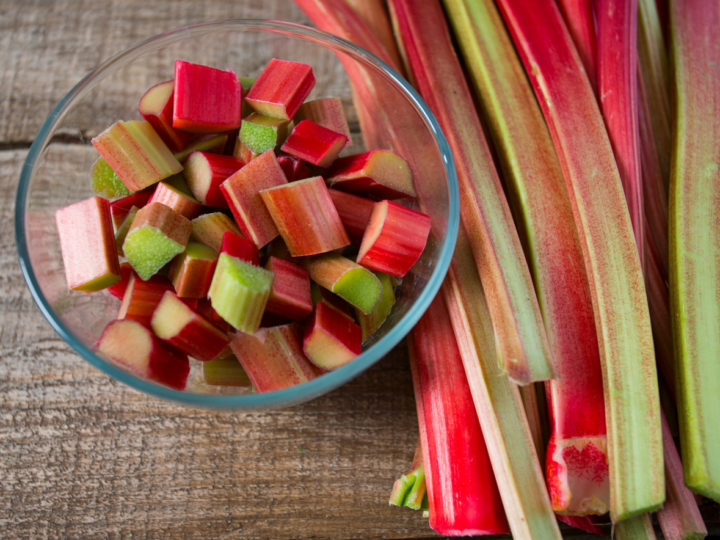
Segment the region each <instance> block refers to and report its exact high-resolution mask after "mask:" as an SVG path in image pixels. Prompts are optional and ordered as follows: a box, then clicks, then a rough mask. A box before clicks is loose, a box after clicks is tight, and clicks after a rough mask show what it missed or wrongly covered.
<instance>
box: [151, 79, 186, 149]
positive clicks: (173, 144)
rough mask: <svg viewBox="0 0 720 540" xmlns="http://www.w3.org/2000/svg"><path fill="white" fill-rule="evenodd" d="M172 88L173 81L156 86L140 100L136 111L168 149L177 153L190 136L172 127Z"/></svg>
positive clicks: (173, 85) (173, 86)
mask: <svg viewBox="0 0 720 540" xmlns="http://www.w3.org/2000/svg"><path fill="white" fill-rule="evenodd" d="M174 88H175V83H174V81H165V82H161V83H158V84H156V85H155V86H153V87H152V88H150V89H149V90H148V91H147V92H145V94H144V95H143V97H141V98H140V104H139V106H138V109H139V111H140V114H141V115H142V117H143V118H144V119H145V120H147V121H148V122H150V125H151V126H152V127H153V129H154V130H155V131H156V132H157V134H158V135H160V138H161V139H162V140H163V142H164V143H165V144H166V145H167V146H168V148H169V149H170V150H172V151H173V152H177V151H179V150H182V149H183V148H184V147H185V145H187V143H188V142H189V141H190V139H191V138H192V135H190V134H189V133H187V132H185V131H180V130H178V129H174V128H173V127H172V122H173V89H174Z"/></svg>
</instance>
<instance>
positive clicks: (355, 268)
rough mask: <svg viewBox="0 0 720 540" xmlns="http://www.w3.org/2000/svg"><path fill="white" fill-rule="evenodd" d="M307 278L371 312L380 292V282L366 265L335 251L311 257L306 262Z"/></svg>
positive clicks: (360, 308) (361, 308) (357, 306)
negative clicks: (308, 275)
mask: <svg viewBox="0 0 720 540" xmlns="http://www.w3.org/2000/svg"><path fill="white" fill-rule="evenodd" d="M305 269H306V270H307V271H308V273H309V274H310V279H312V280H313V281H314V282H315V283H317V284H318V285H320V286H321V287H324V288H326V289H327V290H329V291H330V292H334V293H335V294H337V295H338V296H339V297H340V298H342V299H343V300H345V301H346V302H348V303H349V304H351V305H352V306H354V307H356V308H357V309H359V310H360V311H362V312H363V313H366V314H367V313H370V312H371V311H372V310H373V309H374V308H375V306H376V305H377V303H378V301H379V300H380V296H381V295H382V284H381V283H380V280H379V279H378V278H377V276H376V275H375V274H373V273H372V272H371V271H370V270H368V269H367V268H364V267H362V266H360V265H359V264H357V263H355V262H353V261H351V260H350V259H348V258H346V257H343V256H342V255H339V254H337V253H328V254H326V255H318V256H316V257H311V258H309V259H307V260H306V261H305Z"/></svg>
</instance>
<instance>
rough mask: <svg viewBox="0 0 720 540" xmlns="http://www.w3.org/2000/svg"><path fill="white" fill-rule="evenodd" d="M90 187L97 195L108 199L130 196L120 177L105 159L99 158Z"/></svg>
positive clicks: (91, 175) (91, 176) (91, 177)
mask: <svg viewBox="0 0 720 540" xmlns="http://www.w3.org/2000/svg"><path fill="white" fill-rule="evenodd" d="M90 185H91V187H92V190H93V192H94V193H95V194H97V195H101V196H103V197H106V198H108V199H114V198H115V197H125V196H126V195H130V190H129V189H128V188H127V187H125V184H123V182H122V180H120V177H119V176H118V175H117V174H115V171H113V170H112V167H110V165H108V163H107V161H105V160H104V159H103V158H101V157H100V158H97V160H96V161H95V163H93V166H92V171H91V173H90Z"/></svg>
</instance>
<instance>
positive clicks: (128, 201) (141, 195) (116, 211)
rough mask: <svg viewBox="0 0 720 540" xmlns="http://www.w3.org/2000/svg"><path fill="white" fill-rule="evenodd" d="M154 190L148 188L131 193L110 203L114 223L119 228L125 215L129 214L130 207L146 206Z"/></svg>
mask: <svg viewBox="0 0 720 540" xmlns="http://www.w3.org/2000/svg"><path fill="white" fill-rule="evenodd" d="M152 194H153V190H152V188H151V189H146V190H143V191H138V192H136V193H131V194H130V195H128V196H127V197H123V198H121V199H117V200H115V201H112V202H111V203H110V215H111V216H112V221H113V225H114V226H115V227H116V228H117V227H119V226H120V224H121V223H122V222H123V220H124V219H125V217H126V216H127V215H128V212H129V211H130V209H131V208H132V207H133V206H135V207H136V208H142V207H143V206H145V205H146V204H147V203H148V201H149V200H150V197H152Z"/></svg>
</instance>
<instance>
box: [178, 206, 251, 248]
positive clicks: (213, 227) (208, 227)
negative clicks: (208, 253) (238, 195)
mask: <svg viewBox="0 0 720 540" xmlns="http://www.w3.org/2000/svg"><path fill="white" fill-rule="evenodd" d="M190 225H191V226H192V233H191V234H190V238H192V239H193V240H197V241H198V242H201V243H203V244H205V245H206V246H210V247H211V248H213V249H214V250H215V251H217V252H220V250H221V249H222V239H223V235H224V234H225V232H226V231H230V232H231V233H233V234H236V235H238V236H242V233H241V232H240V229H239V228H238V226H237V225H236V224H235V222H234V221H233V220H232V218H230V217H228V216H226V215H225V214H223V213H222V212H210V213H209V214H203V215H201V216H198V217H196V218H195V219H193V220H192V221H191V222H190Z"/></svg>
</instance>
